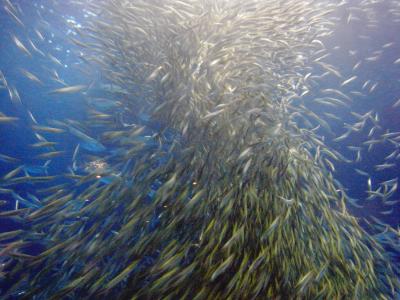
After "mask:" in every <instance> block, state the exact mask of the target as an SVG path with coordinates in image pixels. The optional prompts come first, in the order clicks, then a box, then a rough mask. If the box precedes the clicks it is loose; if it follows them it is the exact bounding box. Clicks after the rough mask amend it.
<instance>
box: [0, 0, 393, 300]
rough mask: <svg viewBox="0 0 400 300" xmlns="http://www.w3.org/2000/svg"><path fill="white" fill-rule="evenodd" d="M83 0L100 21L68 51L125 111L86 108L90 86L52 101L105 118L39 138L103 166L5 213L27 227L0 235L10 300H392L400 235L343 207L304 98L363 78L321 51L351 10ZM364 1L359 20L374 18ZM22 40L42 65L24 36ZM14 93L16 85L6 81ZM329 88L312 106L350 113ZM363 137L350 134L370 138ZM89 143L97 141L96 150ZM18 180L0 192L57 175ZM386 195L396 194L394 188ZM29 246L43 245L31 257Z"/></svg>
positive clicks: (64, 123)
mask: <svg viewBox="0 0 400 300" xmlns="http://www.w3.org/2000/svg"><path fill="white" fill-rule="evenodd" d="M6 2H7V3H6V6H5V7H6V8H7V9H8V12H9V14H10V16H11V17H12V19H14V21H15V22H17V23H19V22H21V23H22V21H21V20H20V17H19V16H18V11H17V9H15V8H14V6H13V5H12V4H11V3H10V2H8V1H6ZM75 2H77V5H82V6H85V7H86V9H89V10H90V11H91V12H93V15H97V16H98V17H96V18H91V19H89V20H88V21H87V24H85V26H84V28H83V29H79V30H78V29H77V28H75V29H76V30H77V31H78V35H77V37H74V38H72V42H73V43H74V44H75V45H76V46H77V47H79V48H80V51H82V53H83V55H82V59H83V60H85V62H86V63H87V64H88V66H90V68H97V69H98V70H100V72H101V74H102V76H103V80H105V82H106V84H108V85H109V86H110V93H112V94H113V95H114V96H115V99H117V100H113V101H111V100H107V99H99V98H96V97H94V96H91V95H90V90H91V89H92V87H87V86H86V85H82V84H79V85H74V86H64V87H62V88H58V89H54V90H52V91H51V92H50V95H54V94H77V93H82V92H83V93H84V94H85V97H86V98H87V100H88V103H89V106H91V107H95V108H96V109H92V110H91V111H90V114H89V119H88V121H87V122H85V125H84V126H82V124H78V123H77V122H74V121H72V120H53V121H52V122H51V125H52V126H53V127H48V126H41V125H39V124H36V125H34V130H35V131H36V132H38V131H39V132H40V131H42V132H43V131H44V132H47V133H50V134H71V135H73V136H74V137H76V138H78V139H79V140H80V141H81V142H80V144H79V146H78V147H76V149H75V151H74V154H73V161H74V162H76V157H77V156H78V152H79V151H80V149H79V147H80V148H82V147H83V148H85V147H86V148H85V149H87V150H89V151H92V152H99V153H104V152H106V154H104V155H103V157H102V158H101V159H100V160H93V161H101V162H102V163H104V166H107V167H106V168H104V171H96V172H88V171H87V170H88V168H86V171H87V172H86V173H85V174H78V172H77V170H78V169H79V168H78V166H77V164H74V165H73V167H72V168H71V170H70V171H71V172H70V173H68V174H64V177H65V178H66V180H69V181H68V184H67V185H65V183H64V184H63V185H62V186H60V185H54V186H53V187H52V188H48V189H47V190H46V191H45V192H47V194H46V195H47V196H46V197H44V198H43V199H42V200H39V199H37V198H36V201H35V202H30V203H31V204H30V205H29V204H26V206H27V207H26V208H22V209H17V210H13V211H6V212H2V213H1V217H3V218H5V217H8V218H10V217H12V218H17V219H18V220H19V221H20V222H21V223H23V224H24V229H19V230H16V231H12V232H6V233H2V234H1V240H2V241H5V240H8V239H11V242H9V243H7V244H4V246H3V248H2V249H1V253H2V256H3V257H6V258H5V259H4V262H5V263H4V264H5V265H6V267H5V270H6V271H5V275H4V277H5V279H4V280H5V281H6V282H8V283H9V285H10V287H9V288H8V289H6V290H5V295H6V296H8V297H12V296H13V295H19V297H21V299H110V298H111V297H115V298H116V299H196V300H197V299H393V298H394V297H395V295H396V293H398V291H399V282H398V279H397V276H398V274H399V268H398V266H396V265H394V264H393V263H392V258H391V256H390V253H388V252H387V251H385V250H384V248H383V244H384V242H386V243H389V244H390V245H391V246H392V247H393V248H396V247H397V249H398V245H397V246H396V243H395V242H394V240H395V238H396V237H397V238H398V232H397V231H396V230H395V229H393V228H390V227H389V226H385V232H384V233H382V235H384V236H385V238H378V237H377V236H375V235H373V234H371V233H369V232H367V231H366V230H364V229H363V228H362V227H361V226H360V224H359V221H358V220H357V218H356V217H354V216H352V215H351V214H350V213H348V211H347V209H346V207H347V205H349V201H350V202H351V201H353V200H352V199H351V198H349V197H348V196H347V195H346V193H345V190H344V189H343V188H342V186H341V185H340V183H339V182H337V181H336V180H335V178H334V176H333V174H332V173H333V171H334V168H335V167H334V164H333V163H332V161H331V160H337V161H346V160H347V159H346V158H345V157H344V156H343V155H341V154H340V153H339V152H338V151H335V150H334V149H333V148H331V147H329V146H328V144H327V143H326V140H325V138H324V136H322V135H321V134H319V133H320V132H321V130H325V132H330V128H329V124H328V122H327V121H326V119H325V118H323V117H322V116H321V115H319V114H318V113H316V112H313V110H311V109H310V108H309V103H308V102H307V101H306V100H305V99H306V97H307V95H310V94H312V93H313V91H315V90H321V89H322V87H320V82H322V80H323V78H324V77H326V76H333V77H334V78H336V77H337V78H339V79H340V82H339V85H340V86H341V87H343V88H344V87H346V86H349V85H351V84H352V83H354V81H356V80H357V76H356V75H352V76H350V77H348V78H347V79H346V78H342V77H343V75H342V74H341V70H340V68H337V67H335V66H333V65H331V64H328V63H325V62H323V57H324V56H326V55H327V52H328V51H327V50H326V47H325V45H324V43H325V42H324V39H327V38H329V37H330V36H331V35H332V32H333V31H334V28H335V13H336V12H337V11H340V9H343V7H345V6H346V4H347V3H345V1H342V2H341V3H334V1H321V0H318V1H317V0H302V1H297V0H296V1H295V0H287V1H275V0H267V1H259V0H249V1H245V2H243V1H236V0H234V1H232V0H229V1H228V0H226V1H224V0H218V1H215V0H212V1H211V0H209V1H208V0H202V1H198V0H146V1H141V0H137V1H133V0H129V1H128V0H118V1H113V0H107V1H101V0H100V1H93V2H92V3H81V2H80V1H75ZM359 5H360V8H359V10H361V11H362V12H370V11H372V9H373V7H374V3H373V2H369V1H362V3H360V4H359ZM392 9H393V11H394V12H397V13H399V12H400V10H399V8H398V7H397V8H396V7H393V8H392ZM350 11H357V10H355V9H353V10H350ZM367 16H368V17H371V18H372V16H371V14H367ZM355 18H356V16H355V15H350V16H349V19H350V20H349V22H350V21H352V20H353V19H355ZM39 33H40V32H39ZM14 43H15V44H16V46H17V47H18V48H20V50H21V51H22V52H23V53H26V55H32V54H31V52H30V50H29V49H28V48H26V47H25V46H24V45H23V42H22V41H21V40H20V39H18V38H16V37H15V38H14ZM28 53H29V54H28ZM52 61H54V60H53V59H52ZM355 69H357V68H355ZM318 72H321V73H322V75H319V73H318ZM23 73H24V74H25V76H26V77H28V78H30V80H32V81H35V82H37V83H38V84H41V83H42V81H43V80H40V79H39V78H38V77H36V76H35V75H33V74H32V73H30V72H29V71H27V70H23ZM57 77H58V75H57ZM57 80H58V81H61V79H60V78H58V79H57ZM2 81H3V83H4V85H5V86H7V81H6V79H5V76H4V75H3V80H2ZM375 88H376V87H375ZM371 89H372V87H371ZM10 91H11V92H10V97H11V98H13V99H16V98H17V97H16V93H15V91H14V90H13V89H12V88H10ZM323 92H324V93H325V94H326V97H324V98H319V99H313V101H317V102H319V103H320V104H323V105H327V106H337V105H338V106H344V107H347V106H349V105H350V104H351V101H352V100H351V98H350V97H349V96H348V94H347V93H346V92H345V91H342V90H341V89H336V87H335V86H330V87H329V86H328V87H327V86H326V84H325V86H324V88H323ZM127 116H128V117H127ZM358 117H359V120H361V122H362V121H363V122H364V125H365V123H366V122H367V120H372V122H377V116H376V115H374V114H373V113H371V112H370V113H367V114H364V115H361V114H359V115H358ZM0 118H2V119H4V122H11V121H12V122H17V120H6V119H5V118H7V116H5V115H4V116H1V117H0ZM11 118H12V117H11ZM31 119H33V121H35V119H34V117H33V116H32V115H31ZM0 120H1V119H0ZM128 120H133V121H132V122H131V123H128V122H130V121H128ZM35 122H36V121H35ZM359 122H360V121H359ZM316 124H317V125H318V126H316ZM374 124H376V123H374ZM361 125H362V126H364V125H363V124H361ZM361 125H360V126H361ZM357 126H358V125H357ZM351 128H352V129H349V133H348V134H347V135H349V134H350V133H351V132H352V131H355V130H356V129H357V128H358V127H356V125H354V126H353V127H351ZM89 132H100V134H99V136H101V138H100V141H99V140H98V139H96V138H92V137H91V136H90V134H89ZM386 134H387V133H386ZM39 136H40V135H39ZM393 137H394V135H392V136H387V137H386V138H387V139H389V138H393ZM343 138H344V137H339V138H338V140H342V139H343ZM39 143H40V144H36V145H35V146H34V147H47V148H50V149H52V151H51V152H47V153H45V154H41V156H40V157H39V158H40V159H46V160H47V159H52V158H53V157H57V156H59V155H61V154H62V153H60V151H56V149H55V145H54V144H51V142H49V141H47V140H40V141H39ZM49 143H50V144H49ZM105 146H106V147H105ZM106 149H112V150H110V151H107V150H106ZM357 150H358V149H357ZM5 159H6V157H4V160H5ZM8 160H11V161H12V158H9V159H8ZM88 165H90V163H89V164H88ZM18 168H19V169H18ZM18 168H17V169H16V170H13V171H12V172H13V173H9V174H6V175H5V176H4V177H3V181H4V182H7V184H10V185H12V184H18V183H20V182H22V181H23V180H35V178H40V179H41V180H52V179H53V178H46V176H42V177H38V176H36V177H35V176H28V177H30V178H28V179H27V178H25V179H20V178H21V177H16V176H17V174H18V173H19V172H20V171H21V170H24V168H25V170H28V169H27V168H26V167H18ZM28 172H29V170H28ZM25 177H27V176H25ZM48 177H51V176H48ZM40 179H36V180H37V181H40ZM386 187H387V188H385V193H392V194H393V193H394V191H395V189H396V188H397V184H394V181H393V182H391V183H390V184H389V183H388V184H387V186H386ZM393 187H394V189H393ZM390 188H392V189H393V191H390ZM379 192H381V190H380V191H379ZM12 193H13V195H14V197H16V198H17V199H19V201H21V203H22V204H23V203H24V202H23V201H24V199H23V198H22V197H20V196H19V195H17V194H16V193H15V191H12ZM18 197H20V198H18ZM32 203H34V204H35V205H33V204H32ZM350 204H351V203H350ZM393 236H394V237H393ZM31 244H40V245H42V247H43V251H41V252H40V253H39V254H37V255H31V254H28V253H27V252H26V251H24V249H25V248H26V247H27V246H28V245H31Z"/></svg>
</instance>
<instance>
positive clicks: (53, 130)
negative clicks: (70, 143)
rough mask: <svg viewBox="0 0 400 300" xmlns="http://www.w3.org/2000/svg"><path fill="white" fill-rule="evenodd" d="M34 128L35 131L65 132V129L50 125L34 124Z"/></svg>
mask: <svg viewBox="0 0 400 300" xmlns="http://www.w3.org/2000/svg"><path fill="white" fill-rule="evenodd" d="M32 129H33V130H35V131H43V132H48V133H63V132H65V130H64V129H60V128H55V127H48V126H38V125H33V126H32Z"/></svg>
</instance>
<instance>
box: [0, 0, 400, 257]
mask: <svg viewBox="0 0 400 300" xmlns="http://www.w3.org/2000/svg"><path fill="white" fill-rule="evenodd" d="M65 2H66V3H63V4H58V5H55V6H54V5H53V1H50V0H49V1H13V3H15V4H16V5H19V6H20V7H21V8H22V11H23V17H22V19H23V22H24V24H25V27H21V26H19V25H18V24H16V23H15V22H14V21H13V20H12V19H11V18H10V16H9V15H7V14H6V13H5V12H4V11H3V10H2V9H0V36H1V38H0V70H1V71H2V72H3V73H4V75H5V77H6V78H7V81H8V83H9V84H10V85H13V86H15V87H16V88H17V90H18V92H19V94H20V97H21V101H22V104H17V105H15V104H13V103H12V102H11V101H10V97H9V95H8V91H7V90H6V89H0V111H1V112H3V113H5V114H6V115H8V116H16V117H18V118H20V120H19V122H18V123H15V124H0V153H1V154H6V155H9V156H12V157H15V158H18V159H19V160H20V161H21V164H24V165H25V166H26V168H25V169H26V171H27V172H28V173H30V174H32V175H43V176H44V175H45V174H49V175H56V174H62V173H67V172H68V168H69V167H71V157H72V155H73V152H74V149H75V147H76V146H77V144H79V143H81V149H80V151H81V152H82V153H85V154H88V155H90V154H93V155H94V154H99V155H104V156H106V155H109V154H112V151H113V150H114V149H112V148H110V146H109V145H107V144H105V145H104V146H105V148H102V147H100V146H99V145H97V147H96V145H93V144H92V145H90V144H89V145H85V144H84V143H82V142H81V141H80V140H79V138H78V137H77V136H75V135H73V134H72V135H71V134H68V133H66V134H60V135H54V134H46V133H43V134H42V135H43V136H44V137H46V136H47V137H49V140H51V141H54V142H57V143H58V144H57V145H56V146H55V148H56V149H57V150H63V151H65V153H64V155H63V156H61V157H58V158H54V159H52V160H51V163H50V164H49V165H48V166H47V167H44V166H43V165H44V163H45V162H46V160H43V159H40V160H38V159H35V156H36V155H38V154H40V153H43V152H44V150H43V149H34V148H32V147H30V146H29V144H33V143H35V142H37V141H38V140H37V138H36V137H35V135H34V132H33V130H32V128H31V126H32V125H33V122H32V120H31V119H30V118H29V116H28V114H27V112H28V111H30V112H31V113H32V114H33V116H34V117H35V119H36V120H37V121H38V122H39V123H40V124H43V125H45V124H47V125H49V124H50V123H49V122H51V120H65V119H69V118H70V119H74V120H77V121H80V120H81V121H83V120H85V118H86V111H87V103H86V101H85V99H84V96H83V95H81V94H73V95H68V94H66V95H49V94H48V92H49V91H50V90H53V89H56V88H60V87H61V86H60V84H59V83H56V82H55V81H52V80H50V77H51V72H50V71H49V70H56V71H57V73H58V74H59V77H60V78H62V79H63V80H64V81H65V82H66V83H67V84H68V85H75V84H88V85H89V84H90V83H91V82H92V81H93V80H94V79H100V78H101V73H100V72H96V70H93V73H92V75H91V76H86V75H84V74H83V73H82V72H80V71H79V68H80V67H82V60H81V59H80V58H79V57H78V55H77V54H78V53H79V48H78V47H77V46H75V45H73V44H72V43H71V42H69V41H68V37H73V36H75V34H76V32H74V31H73V30H71V28H70V27H68V26H67V25H66V23H68V22H69V23H71V22H76V24H79V23H84V22H85V19H86V18H87V15H85V12H84V11H82V10H77V9H76V8H74V6H73V4H72V3H68V2H69V1H65ZM378 12H379V16H378V18H379V20H380V21H381V24H382V25H380V26H381V28H380V29H379V30H378V31H375V32H372V33H371V32H370V31H368V35H369V36H371V39H369V40H365V41H364V42H360V39H357V38H355V37H356V36H357V35H360V34H363V32H366V31H367V29H366V28H365V27H364V26H363V24H362V23H355V25H354V26H353V27H352V29H351V30H349V26H346V24H345V22H344V21H343V20H342V21H341V22H342V23H343V24H340V25H339V26H338V28H339V29H338V30H337V32H336V33H335V35H334V36H333V37H330V38H329V39H327V40H326V44H325V45H326V47H327V48H328V49H332V51H329V52H332V53H333V55H332V56H331V57H330V58H329V59H327V60H326V61H327V62H329V63H330V64H332V65H335V66H337V67H338V69H340V70H343V73H346V70H347V71H349V72H350V73H351V69H352V68H353V66H354V64H355V63H357V61H358V59H357V58H356V56H351V55H349V51H357V53H359V54H360V55H359V56H360V57H368V56H372V55H373V51H375V50H377V49H381V47H382V45H383V44H385V43H389V42H393V43H394V44H393V46H391V47H389V48H387V49H385V50H384V52H383V54H382V56H381V58H380V59H379V61H378V62H374V63H368V62H363V63H362V64H361V66H360V68H359V70H358V72H357V74H358V75H359V79H358V81H359V82H364V81H365V80H367V79H370V80H372V81H374V82H379V85H378V86H377V89H376V91H375V92H374V93H370V94H368V93H366V96H364V97H362V98H361V99H360V100H357V101H355V102H354V106H353V107H352V108H351V110H353V111H356V112H359V113H366V112H368V111H370V110H372V109H373V110H374V111H375V112H377V113H378V114H379V116H380V119H381V126H382V127H383V130H385V129H390V130H391V131H399V130H400V107H398V108H392V105H393V103H394V102H395V101H396V100H397V99H399V98H400V66H399V65H397V66H396V65H394V64H393V61H394V60H396V59H397V58H399V57H400V55H399V54H400V35H399V34H398V33H399V32H400V28H399V27H397V28H396V27H394V26H392V25H391V23H390V22H386V21H385V20H386V18H387V12H386V10H385V7H384V6H382V7H381V8H380V10H378ZM339 17H344V18H345V15H344V12H343V16H339ZM44 20H45V21H47V22H48V23H46V22H44ZM36 28H37V29H39V30H40V32H41V33H43V35H44V37H45V40H44V41H41V40H40V38H39V37H38V36H37V34H35V32H34V29H36ZM12 35H16V36H17V37H19V38H20V39H21V41H23V42H24V43H25V44H27V43H26V42H27V40H26V37H28V36H29V37H30V38H31V39H32V42H33V43H35V44H36V45H40V49H41V51H43V52H44V53H51V54H52V55H53V56H54V57H56V58H58V59H59V60H60V61H61V62H62V66H60V65H57V64H55V63H54V62H52V61H50V60H49V59H48V58H47V57H41V56H40V55H37V54H35V55H34V59H33V58H31V57H29V56H27V55H25V54H23V53H22V52H21V50H19V49H18V48H17V47H16V46H15V44H14V43H13V41H12V38H11V36H12ZM337 46H340V48H339V49H334V48H335V47H337ZM32 53H33V52H32ZM357 56H358V55H357ZM20 68H24V69H27V70H29V71H31V72H32V73H33V74H37V75H38V76H39V77H40V78H41V79H42V80H43V82H44V85H43V86H40V85H38V84H35V83H34V82H32V81H30V80H28V79H27V78H26V77H24V76H22V75H21V72H20ZM93 77H95V78H93ZM329 80H331V78H330V79H329ZM330 86H332V82H326V87H330ZM343 89H344V90H346V89H349V90H351V89H350V87H344V88H343ZM316 93H318V91H316ZM102 108H103V109H107V104H106V103H105V104H104V106H103V107H102ZM111 109H112V108H111ZM314 111H316V112H318V111H319V112H321V113H322V112H335V114H336V115H337V116H338V117H339V118H340V119H341V122H333V121H332V122H330V125H331V126H332V130H333V131H334V134H335V135H337V136H338V135H340V134H342V133H343V132H344V129H343V124H344V123H350V124H352V123H353V122H354V119H352V118H351V115H350V114H349V110H348V109H347V108H342V109H339V110H338V109H335V110H332V111H329V109H326V107H321V108H318V107H314ZM341 113H342V114H343V115H341ZM121 114H122V115H123V118H124V119H123V121H124V122H125V123H126V124H129V123H130V122H133V121H134V120H132V119H130V117H129V116H128V115H126V114H125V113H123V112H121ZM142 118H143V120H145V119H146V116H142ZM156 126H157V124H154V127H155V129H156ZM366 131H367V129H364V130H363V131H362V132H359V133H353V134H352V136H351V138H350V139H347V140H345V141H343V142H339V143H335V142H333V141H332V139H329V134H328V133H326V134H327V137H328V138H327V144H328V145H330V146H332V147H333V148H334V149H336V150H338V151H339V152H340V153H342V154H343V155H344V156H346V157H348V158H350V159H354V155H355V152H354V151H350V150H348V149H347V148H346V147H347V146H349V145H350V146H351V145H353V146H357V145H359V144H360V143H361V142H362V141H364V137H365V134H368V132H366ZM92 137H96V132H92ZM392 151H393V145H388V144H385V145H378V146H376V148H374V149H373V151H371V152H368V153H366V152H363V153H364V154H366V155H365V156H364V157H363V158H362V160H361V162H359V163H356V164H354V163H353V164H346V163H335V167H336V172H335V173H334V174H335V178H336V179H337V180H338V181H340V182H341V183H342V184H343V185H344V187H345V188H347V189H348V190H347V192H348V195H349V196H351V197H352V198H357V199H360V201H359V203H360V204H363V205H364V208H362V209H359V208H355V207H348V210H349V211H350V212H351V213H352V214H354V215H356V216H358V217H360V218H367V220H370V219H369V217H370V216H376V217H379V218H380V219H381V220H382V221H384V222H386V223H387V224H390V225H391V226H392V227H393V228H399V226H400V203H397V204H396V205H393V206H391V207H388V206H386V207H385V206H383V205H382V203H381V202H379V201H367V200H363V199H365V198H366V193H365V191H366V189H367V178H366V177H363V176H359V175H357V174H356V172H355V168H359V169H362V170H364V171H366V172H368V173H369V174H371V175H372V182H373V187H374V188H376V187H377V184H378V183H379V182H382V181H384V180H389V179H392V178H395V177H399V176H400V168H399V167H398V166H399V163H398V161H396V165H397V167H396V168H392V169H390V170H385V171H376V170H375V169H374V166H375V165H376V164H377V163H381V162H382V161H383V158H384V157H385V156H387V155H388V154H390V153H391V152H392ZM17 165H18V164H9V163H4V162H1V161H0V174H6V173H7V172H9V171H10V170H12V169H13V168H15V167H16V166H17ZM112 180H113V178H112V177H111V178H104V181H103V183H104V184H108V183H110V181H112ZM59 181H60V183H65V182H63V180H61V179H60V180H59ZM52 185H53V183H52V184H51V185H48V184H46V183H24V184H19V185H18V186H17V188H16V189H15V191H16V192H17V193H18V194H19V195H22V196H24V197H26V196H27V195H28V193H32V194H37V191H38V190H41V189H45V188H46V187H50V186H52ZM4 188H7V187H4ZM396 199H400V192H399V190H397V191H396V193H395V194H394V195H393V196H392V197H391V200H396ZM0 200H6V201H7V204H6V205H4V206H2V207H0V210H11V209H14V207H15V199H14V197H13V196H12V195H11V194H0ZM22 207H23V205H22ZM389 208H393V212H392V213H391V214H388V215H383V214H381V213H380V212H381V211H386V210H388V209H389ZM15 228H21V224H18V223H15V222H13V221H10V220H4V219H0V232H4V231H9V230H11V229H15ZM389 250H390V249H389ZM31 251H32V253H35V252H38V251H40V249H36V248H33V249H31ZM394 255H396V257H397V261H398V263H400V255H399V254H398V253H397V254H394Z"/></svg>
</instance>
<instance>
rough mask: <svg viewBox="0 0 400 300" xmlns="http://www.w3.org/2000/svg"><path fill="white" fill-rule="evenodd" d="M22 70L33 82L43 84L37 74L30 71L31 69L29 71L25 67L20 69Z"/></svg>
mask: <svg viewBox="0 0 400 300" xmlns="http://www.w3.org/2000/svg"><path fill="white" fill-rule="evenodd" d="M20 71H21V73H22V74H23V75H24V76H25V77H26V78H28V79H29V80H31V81H33V82H36V83H38V84H40V85H43V82H42V81H41V80H40V79H39V78H38V77H37V76H36V75H34V74H32V73H31V72H29V71H27V70H25V69H22V68H21V69H20Z"/></svg>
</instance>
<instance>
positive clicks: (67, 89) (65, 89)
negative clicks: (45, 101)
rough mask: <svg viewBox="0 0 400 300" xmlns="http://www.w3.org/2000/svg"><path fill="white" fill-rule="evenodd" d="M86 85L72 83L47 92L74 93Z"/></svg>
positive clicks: (50, 93)
mask: <svg viewBox="0 0 400 300" xmlns="http://www.w3.org/2000/svg"><path fill="white" fill-rule="evenodd" d="M86 88H87V86H86V85H82V84H80V85H73V86H66V87H63V88H59V89H55V90H52V91H50V92H49V95H52V94H74V93H79V92H81V91H83V90H84V89H86Z"/></svg>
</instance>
